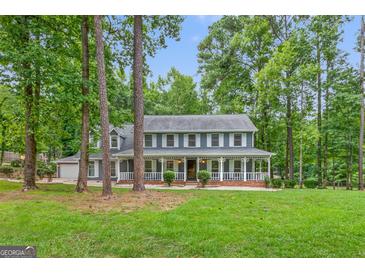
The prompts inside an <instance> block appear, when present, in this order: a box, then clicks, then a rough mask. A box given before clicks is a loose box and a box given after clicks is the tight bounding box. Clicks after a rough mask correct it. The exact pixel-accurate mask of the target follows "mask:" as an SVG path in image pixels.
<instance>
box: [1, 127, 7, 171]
mask: <svg viewBox="0 0 365 274" xmlns="http://www.w3.org/2000/svg"><path fill="white" fill-rule="evenodd" d="M5 137H6V127H5V121H4V125H3V127H2V130H1V155H0V166H1V165H2V164H3V162H4V153H5Z"/></svg>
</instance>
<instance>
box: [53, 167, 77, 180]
mask: <svg viewBox="0 0 365 274" xmlns="http://www.w3.org/2000/svg"><path fill="white" fill-rule="evenodd" d="M58 165H59V172H60V174H59V175H60V178H65V179H77V176H78V174H79V165H78V164H77V163H75V164H73V163H60V164H58Z"/></svg>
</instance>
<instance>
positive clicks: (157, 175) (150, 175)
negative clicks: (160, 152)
mask: <svg viewBox="0 0 365 274" xmlns="http://www.w3.org/2000/svg"><path fill="white" fill-rule="evenodd" d="M144 179H145V180H147V181H161V172H145V173H144Z"/></svg>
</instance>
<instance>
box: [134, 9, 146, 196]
mask: <svg viewBox="0 0 365 274" xmlns="http://www.w3.org/2000/svg"><path fill="white" fill-rule="evenodd" d="M142 39H143V38H142V16H141V15H135V16H134V60H133V80H134V184H133V190H134V191H143V190H145V187H144V158H143V134H144V129H143V120H144V116H143V114H144V111H143V109H144V106H143V72H142V70H143V48H142V43H143V40H142Z"/></svg>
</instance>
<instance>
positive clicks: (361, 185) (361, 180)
mask: <svg viewBox="0 0 365 274" xmlns="http://www.w3.org/2000/svg"><path fill="white" fill-rule="evenodd" d="M364 32H365V23H364V17H363V16H362V17H361V34H360V52H361V59H360V88H361V95H360V100H361V101H360V104H361V109H360V138H359V166H358V168H359V189H360V190H364V176H363V157H364V153H363V144H364V126H365V125H364Z"/></svg>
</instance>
